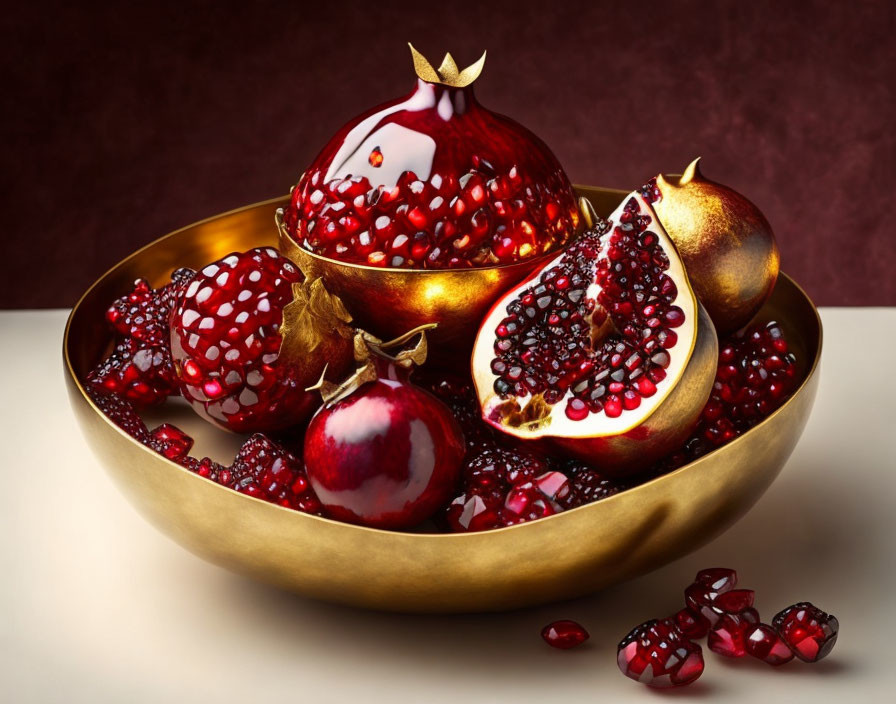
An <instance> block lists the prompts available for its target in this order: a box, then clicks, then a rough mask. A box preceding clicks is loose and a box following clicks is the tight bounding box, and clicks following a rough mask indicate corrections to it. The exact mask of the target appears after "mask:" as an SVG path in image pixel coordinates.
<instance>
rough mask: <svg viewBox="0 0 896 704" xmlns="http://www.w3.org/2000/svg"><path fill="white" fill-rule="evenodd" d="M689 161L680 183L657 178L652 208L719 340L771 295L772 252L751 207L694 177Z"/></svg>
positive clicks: (768, 233)
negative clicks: (654, 201) (680, 260)
mask: <svg viewBox="0 0 896 704" xmlns="http://www.w3.org/2000/svg"><path fill="white" fill-rule="evenodd" d="M699 161H700V160H699V159H695V160H694V161H693V162H691V164H690V165H689V166H688V167H687V169H685V172H684V174H682V175H681V176H680V177H673V176H663V175H660V176H658V177H657V186H659V189H660V192H661V193H662V194H663V197H662V198H661V199H660V200H659V201H658V202H656V203H654V205H653V207H654V210H656V214H657V215H658V216H659V219H660V222H662V224H663V227H665V228H666V232H668V233H669V236H670V237H671V238H672V240H673V241H674V242H675V245H676V247H678V251H679V252H680V254H681V257H682V259H684V263H685V266H687V270H688V277H689V278H690V279H691V284H692V285H693V287H694V290H695V291H696V292H697V296H698V297H699V298H700V300H701V302H702V303H703V305H704V306H706V310H707V311H708V312H709V315H710V317H711V318H712V319H713V322H714V323H715V324H716V328H717V329H718V331H719V333H720V334H725V333H728V332H733V331H734V330H737V329H738V328H740V327H743V326H744V325H746V324H747V323H748V322H749V321H750V319H751V318H752V317H753V315H754V314H755V313H756V311H758V310H759V309H760V308H761V307H762V304H763V303H764V302H765V300H766V298H768V296H769V294H770V293H771V290H772V287H773V286H774V284H775V277H777V275H778V267H779V259H778V246H777V244H776V242H775V237H774V234H772V229H771V226H770V225H769V224H768V221H767V220H766V219H765V217H764V216H763V215H762V213H761V212H759V209H758V208H756V207H755V206H754V205H753V204H752V203H750V202H749V201H747V200H746V199H744V198H743V197H742V196H741V197H740V198H737V197H734V198H732V197H731V196H732V195H734V192H733V191H731V190H730V189H728V188H727V187H724V188H721V189H720V188H718V186H717V185H716V184H715V183H713V182H712V181H710V180H708V179H706V178H704V177H703V175H702V174H701V173H700V168H699V164H698V162H699Z"/></svg>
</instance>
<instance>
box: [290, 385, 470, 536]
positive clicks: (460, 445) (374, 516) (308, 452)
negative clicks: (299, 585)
mask: <svg viewBox="0 0 896 704" xmlns="http://www.w3.org/2000/svg"><path fill="white" fill-rule="evenodd" d="M463 455H464V439H463V434H462V433H461V430H460V427H459V426H458V424H457V422H456V421H455V420H454V418H453V417H452V415H451V412H450V411H449V410H448V408H447V407H445V405H444V404H443V403H441V402H440V401H439V400H438V399H436V398H435V397H434V396H432V395H431V394H429V393H428V392H426V391H424V390H423V389H420V388H419V387H417V386H414V385H413V384H410V383H404V382H400V381H395V380H392V379H382V378H380V379H377V380H375V381H372V382H368V383H366V384H364V385H363V386H362V387H360V388H359V389H357V390H356V391H355V392H353V393H352V394H350V395H349V396H348V397H346V398H344V399H341V400H337V401H335V402H332V403H329V404H325V405H324V406H323V407H321V408H320V409H319V410H318V412H317V413H316V414H315V415H314V417H313V418H312V419H311V423H310V424H309V426H308V430H307V432H306V433H305V466H306V470H307V472H308V479H309V481H310V483H311V486H312V488H313V489H314V491H315V492H316V494H317V496H318V498H319V499H320V501H321V503H322V504H323V505H324V508H325V509H326V512H327V515H329V516H330V517H332V518H335V519H336V520H340V521H345V522H348V523H358V524H361V525H366V526H371V527H375V528H389V529H401V528H410V527H413V526H416V525H418V524H420V523H421V522H422V521H424V520H426V519H427V518H429V517H430V516H432V515H433V514H434V513H435V512H436V511H437V510H438V509H439V508H440V507H441V506H444V505H445V504H446V503H447V502H448V500H449V498H450V497H451V495H452V492H453V491H454V489H455V487H456V485H457V479H458V472H459V469H460V463H461V460H462V459H463Z"/></svg>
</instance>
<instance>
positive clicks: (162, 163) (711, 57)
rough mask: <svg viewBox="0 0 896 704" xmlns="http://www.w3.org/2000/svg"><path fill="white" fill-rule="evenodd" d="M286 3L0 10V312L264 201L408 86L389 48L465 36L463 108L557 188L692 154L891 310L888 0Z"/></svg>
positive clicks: (402, 55)
mask: <svg viewBox="0 0 896 704" xmlns="http://www.w3.org/2000/svg"><path fill="white" fill-rule="evenodd" d="M87 4H91V3H87ZM304 4H306V3H300V2H296V1H293V2H282V3H266V4H250V3H245V4H244V5H242V6H237V4H236V3H222V2H194V3H164V2H154V3H144V4H142V6H141V7H136V6H133V7H129V6H127V5H128V4H127V3H114V4H113V3H110V4H109V5H110V6H109V9H105V10H92V9H91V10H86V9H83V8H81V9H79V7H78V5H79V4H78V3H70V5H71V6H70V7H54V5H55V3H52V2H32V3H19V4H18V5H17V6H16V7H12V8H10V7H7V8H6V9H4V11H3V17H2V19H0V22H2V37H0V40H2V41H0V44H2V46H0V52H2V59H3V61H2V64H0V65H2V91H3V94H4V101H5V106H4V108H3V110H2V112H0V127H2V135H3V147H2V151H3V162H4V166H3V172H2V177H0V178H2V180H0V198H2V199H3V202H2V208H0V213H2V215H0V217H2V225H3V230H2V257H3V263H2V266H3V272H4V273H3V276H2V277H0V306H2V307H17V306H68V305H71V304H72V303H74V301H75V300H76V298H77V296H78V295H79V293H80V292H81V291H82V290H83V289H84V288H85V287H86V286H87V285H88V284H89V283H90V282H91V281H92V280H93V279H94V278H95V277H96V276H97V275H99V274H100V273H102V272H103V271H104V270H105V269H106V268H107V267H108V266H110V265H111V264H113V263H114V262H115V261H117V260H118V259H119V258H121V257H122V256H124V255H126V254H128V253H129V252H130V251H132V250H133V249H135V248H137V247H138V246H140V245H141V244H144V243H146V242H148V241H150V240H152V239H154V238H156V237H158V236H160V235H162V234H164V233H165V232H167V231H169V230H172V229H174V228H177V227H179V226H181V225H185V224H187V223H189V222H191V221H194V220H197V219H200V218H203V217H205V216H208V215H211V214H213V213H216V212H219V211H223V210H227V209H230V208H233V207H236V206H239V205H242V204H245V203H250V202H252V201H256V200H261V199H263V198H267V197H270V196H274V195H278V194H281V193H285V192H286V190H287V189H288V187H289V186H290V184H291V183H292V182H294V181H295V180H296V179H297V177H298V176H299V174H300V173H301V171H302V170H303V168H304V167H305V166H306V165H307V164H308V162H309V161H310V160H311V158H312V157H313V156H314V154H315V153H316V152H317V150H318V149H319V148H320V147H321V146H322V145H323V143H324V142H325V141H326V140H327V138H328V136H329V135H330V134H332V133H333V132H334V131H335V130H336V128H337V127H339V126H340V125H341V124H342V123H343V122H344V121H345V120H347V119H348V118H350V117H352V116H353V115H354V114H356V113H358V112H359V111H361V110H362V109H365V108H367V107H369V106H371V105H373V104H376V103H378V102H381V101H383V100H385V99H388V98H391V97H393V96H396V95H399V94H403V93H405V92H406V91H407V90H408V89H409V88H410V86H411V84H412V81H413V71H412V68H411V62H410V57H409V53H408V50H407V47H406V46H405V42H406V41H407V40H412V41H414V43H415V44H416V45H417V47H418V48H419V49H421V50H422V51H423V52H424V53H426V54H427V55H429V56H430V57H431V58H432V59H433V60H434V61H438V60H439V59H440V57H441V54H442V53H443V52H444V51H445V50H451V51H452V52H453V53H454V55H455V56H456V58H457V59H458V61H459V62H464V63H466V62H471V61H473V60H474V59H475V58H477V57H478V56H479V54H480V53H481V51H482V50H483V49H486V48H487V49H488V51H489V57H488V62H487V65H486V70H485V73H484V75H483V78H482V79H480V81H479V83H478V84H477V86H478V94H479V97H480V99H481V101H482V102H483V103H485V104H486V105H488V106H490V107H492V108H494V109H497V110H498V111H500V112H504V113H506V114H509V115H511V116H513V117H515V118H517V119H518V120H519V121H521V122H523V123H524V124H526V125H527V126H528V127H530V128H531V129H533V130H534V131H535V132H537V133H538V134H539V135H541V136H542V137H543V138H544V139H545V141H547V142H548V144H550V145H551V147H552V148H553V149H554V151H555V152H556V154H557V155H558V157H559V158H560V160H561V161H562V162H563V163H564V164H565V165H566V168H567V170H568V172H569V174H570V176H571V177H572V179H573V180H574V181H577V182H582V183H590V184H598V185H609V186H617V187H621V188H630V187H634V186H636V185H638V184H640V183H641V182H642V181H643V180H644V179H646V178H647V177H649V176H651V175H653V174H656V173H657V172H658V171H677V170H681V169H682V168H683V167H684V166H685V165H686V164H687V163H688V162H689V161H690V160H691V158H692V157H694V156H696V155H702V156H703V163H704V167H705V168H704V171H705V173H706V174H707V175H708V176H710V177H712V178H714V179H716V180H720V181H723V182H726V183H729V184H731V185H732V186H734V187H736V188H737V189H739V190H741V191H742V192H743V193H745V194H747V195H748V196H749V197H750V198H751V199H753V200H754V201H755V202H756V203H757V204H758V205H759V206H760V207H761V208H762V209H763V210H764V211H765V213H766V215H767V216H768V219H769V220H770V221H771V223H772V225H773V226H774V228H775V230H776V232H777V235H778V239H779V242H780V245H781V250H782V259H783V266H784V268H785V270H787V271H788V272H790V273H791V274H792V275H793V276H795V278H796V279H797V280H798V281H799V282H800V283H802V284H803V285H804V286H805V287H806V288H807V289H808V291H809V293H810V294H811V295H812V296H813V297H814V298H815V300H816V301H817V302H818V303H819V304H834V305H836V304H849V305H856V304H871V305H878V304H888V305H894V304H896V276H894V275H893V270H894V267H896V245H894V241H896V231H894V226H893V224H892V221H891V220H890V215H891V213H892V211H893V206H894V196H893V193H894V177H896V168H894V167H896V137H894V132H896V97H894V85H896V42H894V40H893V36H894V33H896V22H894V9H893V7H894V3H891V2H887V1H886V0H880V1H874V2H872V1H867V2H856V1H855V0H853V1H851V2H848V3H846V2H843V3H835V2H818V3H805V2H795V1H793V0H791V1H790V2H756V1H751V2H743V1H739V2H729V3H710V2H702V3H701V2H673V1H671V0H667V1H666V2H643V1H642V2H638V3H625V2H618V1H616V2H597V1H595V0H590V1H589V2H569V3H564V2H552V3H526V2H522V1H520V2H517V3H503V4H501V5H495V4H488V3H481V2H476V1H475V0H472V1H471V0H457V1H456V2H450V3H439V4H438V5H436V7H438V8H439V9H438V11H432V10H429V11H426V10H416V11H415V10H413V9H411V8H414V7H417V8H421V7H424V6H425V4H424V3H421V2H417V3H405V4H398V3H392V2H384V1H382V0H380V1H379V2H370V3H364V4H361V3H358V4H351V3H348V2H318V3H314V5H315V7H313V8H312V9H306V8H305V7H303V5H304ZM135 5H136V4H135Z"/></svg>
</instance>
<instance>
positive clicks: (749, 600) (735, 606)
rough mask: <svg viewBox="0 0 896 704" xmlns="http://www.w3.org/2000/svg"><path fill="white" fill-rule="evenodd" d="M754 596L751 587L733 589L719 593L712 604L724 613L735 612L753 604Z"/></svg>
mask: <svg viewBox="0 0 896 704" xmlns="http://www.w3.org/2000/svg"><path fill="white" fill-rule="evenodd" d="M755 596H756V595H755V592H753V590H752V589H733V590H731V591H729V592H722V593H721V594H719V595H718V596H717V597H716V598H715V600H714V601H713V605H714V606H715V607H716V608H717V609H719V610H721V611H724V612H725V613H729V614H737V613H740V612H741V611H743V610H744V609H748V608H750V607H751V606H753V599H754V598H755Z"/></svg>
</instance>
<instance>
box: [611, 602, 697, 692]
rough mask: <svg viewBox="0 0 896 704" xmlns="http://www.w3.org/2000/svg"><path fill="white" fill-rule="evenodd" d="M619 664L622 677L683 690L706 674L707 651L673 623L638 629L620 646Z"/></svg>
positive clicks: (650, 623)
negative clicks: (704, 656) (704, 658)
mask: <svg viewBox="0 0 896 704" xmlns="http://www.w3.org/2000/svg"><path fill="white" fill-rule="evenodd" d="M616 662H617V664H618V665H619V669H620V670H622V674H624V675H625V676H626V677H631V678H632V679H633V680H637V681H638V682H641V683H642V684H646V685H648V686H649V687H658V688H667V687H680V686H683V685H687V684H690V683H691V682H693V681H694V680H696V679H697V678H698V677H700V675H702V674H703V650H702V649H701V648H700V646H699V645H698V644H697V643H694V642H693V641H692V640H689V639H688V638H687V637H685V635H684V634H683V633H682V632H681V631H680V630H679V629H678V627H677V626H676V625H675V623H674V622H673V621H671V620H670V619H662V620H653V621H647V622H646V623H642V624H641V625H640V626H637V627H636V628H635V629H634V630H632V632H631V633H629V634H628V635H627V636H626V637H625V638H623V639H622V641H621V642H620V643H619V649H618V652H617V656H616Z"/></svg>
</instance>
